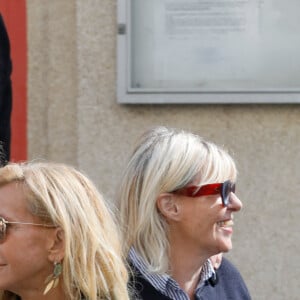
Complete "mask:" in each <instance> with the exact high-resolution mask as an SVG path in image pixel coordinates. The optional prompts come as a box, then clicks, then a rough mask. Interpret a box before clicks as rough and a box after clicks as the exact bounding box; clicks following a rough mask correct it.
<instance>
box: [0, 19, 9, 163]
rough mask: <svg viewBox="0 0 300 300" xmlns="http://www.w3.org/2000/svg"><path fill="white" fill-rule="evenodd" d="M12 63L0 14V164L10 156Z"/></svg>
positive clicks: (7, 39)
mask: <svg viewBox="0 0 300 300" xmlns="http://www.w3.org/2000/svg"><path fill="white" fill-rule="evenodd" d="M11 71H12V63H11V58H10V44H9V38H8V34H7V31H6V28H5V25H4V21H3V19H2V16H1V15H0V145H2V147H1V148H3V150H4V154H3V150H2V151H0V153H2V155H0V164H1V163H2V164H3V162H4V161H8V160H9V157H10V136H11V127H10V116H11V109H12V85H11V79H10V76H11ZM1 148H0V149H1Z"/></svg>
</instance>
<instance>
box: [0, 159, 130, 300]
mask: <svg viewBox="0 0 300 300" xmlns="http://www.w3.org/2000/svg"><path fill="white" fill-rule="evenodd" d="M0 290H1V292H0V293H1V295H0V299H1V300H8V299H22V300H62V299H64V300H81V299H86V300H87V299H88V300H98V299H107V300H108V299H111V300H123V299H124V300H128V294H127V271H126V267H125V265H124V263H123V260H122V255H121V247H120V244H119V237H118V234H117V229H116V226H115V224H114V222H113V219H112V216H111V214H110V212H109V211H108V209H107V207H106V205H105V203H104V200H103V198H102V196H101V195H100V194H99V192H98V191H97V189H96V188H95V186H94V185H93V183H92V182H91V181H90V180H89V179H88V178H87V177H86V176H84V175H83V174H82V173H80V172H78V171H77V170H75V169H74V168H72V167H70V166H66V165H63V164H55V163H46V162H43V163H39V162H32V163H24V164H23V163H22V164H9V165H7V166H5V167H3V168H0Z"/></svg>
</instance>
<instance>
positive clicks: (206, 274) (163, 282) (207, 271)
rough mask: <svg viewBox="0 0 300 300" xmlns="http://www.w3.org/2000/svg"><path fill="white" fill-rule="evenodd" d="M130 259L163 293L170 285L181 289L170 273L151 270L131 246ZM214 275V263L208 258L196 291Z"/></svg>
mask: <svg viewBox="0 0 300 300" xmlns="http://www.w3.org/2000/svg"><path fill="white" fill-rule="evenodd" d="M129 260H130V262H131V263H132V264H133V265H134V267H136V268H137V269H138V271H139V272H140V273H141V274H142V276H143V277H144V278H145V279H146V280H147V281H148V282H149V283H151V285H152V286H153V287H154V288H156V289H157V290H159V291H160V292H161V293H163V294H166V291H167V289H168V288H170V287H172V288H174V289H180V287H179V285H178V284H177V282H176V281H175V280H174V279H173V278H172V277H171V276H170V275H168V274H158V273H154V272H149V270H148V267H147V264H146V263H145V261H144V260H143V258H142V257H141V256H140V255H139V254H138V253H137V252H136V250H135V249H134V248H133V247H131V249H130V251H129ZM213 275H215V270H214V268H213V266H212V263H211V262H210V260H209V259H208V260H207V261H206V262H205V263H204V265H203V266H202V270H201V273H200V278H199V283H198V285H197V288H196V293H197V291H198V290H199V289H200V288H201V287H202V286H203V285H204V283H205V281H206V280H208V279H209V278H210V277H212V276H213Z"/></svg>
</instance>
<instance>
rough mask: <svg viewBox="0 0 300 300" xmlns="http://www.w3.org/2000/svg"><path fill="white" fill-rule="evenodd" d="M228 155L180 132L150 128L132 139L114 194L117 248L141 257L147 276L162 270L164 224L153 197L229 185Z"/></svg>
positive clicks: (230, 166)
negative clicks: (119, 234)
mask: <svg viewBox="0 0 300 300" xmlns="http://www.w3.org/2000/svg"><path fill="white" fill-rule="evenodd" d="M236 176H237V170H236V166H235V163H234V161H233V159H232V157H231V156H230V155H229V154H228V153H227V152H226V151H225V150H224V149H222V148H221V147H218V146H216V145H215V144H214V143H211V142H208V141H205V140H204V139H203V138H202V137H200V136H197V135H195V134H192V133H189V132H185V131H183V130H178V129H173V128H166V127H156V128H154V129H151V130H149V131H147V132H145V133H144V134H143V135H142V136H141V138H140V140H139V141H138V143H137V145H136V147H135V149H134V151H133V154H132V156H131V158H130V160H129V163H128V165H127V167H126V169H125V171H124V174H123V176H122V181H121V184H120V189H119V192H118V195H117V198H118V199H117V201H118V206H119V210H120V222H121V228H122V245H123V247H124V253H125V254H127V255H128V251H129V249H130V248H131V247H134V249H135V250H136V252H137V253H138V254H139V255H140V256H141V257H142V258H143V260H144V261H145V263H146V265H147V267H148V269H149V270H150V271H151V272H158V273H166V272H168V266H169V264H168V252H169V244H168V239H167V230H168V225H167V223H166V221H165V219H164V217H163V216H162V214H160V213H159V211H158V209H157V206H156V199H157V197H158V195H160V194H161V193H166V192H172V191H175V190H177V189H179V188H182V187H184V186H186V185H188V184H189V183H191V182H194V183H195V179H197V180H198V179H199V181H198V182H197V183H196V184H197V185H199V186H201V185H204V184H209V183H215V182H223V181H225V180H228V179H230V180H232V181H235V180H236Z"/></svg>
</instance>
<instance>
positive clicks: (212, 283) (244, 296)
mask: <svg viewBox="0 0 300 300" xmlns="http://www.w3.org/2000/svg"><path fill="white" fill-rule="evenodd" d="M132 270H133V274H135V276H134V278H133V277H131V280H130V286H131V289H133V291H134V293H135V295H134V296H133V297H132V299H135V300H176V299H170V298H169V297H167V296H165V295H163V294H161V293H160V292H159V291H157V290H156V289H155V288H154V287H153V286H152V285H151V284H150V283H149V282H148V281H147V280H146V279H145V278H143V277H142V275H141V274H140V273H139V272H138V271H137V270H136V269H135V268H134V267H132ZM216 274H217V276H216V278H211V279H209V280H208V281H207V282H206V283H205V285H204V286H203V288H202V291H201V293H200V298H199V297H197V298H196V300H250V299H251V297H250V294H249V292H248V289H247V287H246V284H245V282H244V280H243V278H242V276H241V274H240V273H239V271H238V270H237V269H236V268H235V267H234V266H233V264H232V263H230V262H229V261H228V260H227V259H226V258H224V257H223V259H222V263H221V266H220V267H219V269H218V270H217V272H216Z"/></svg>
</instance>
